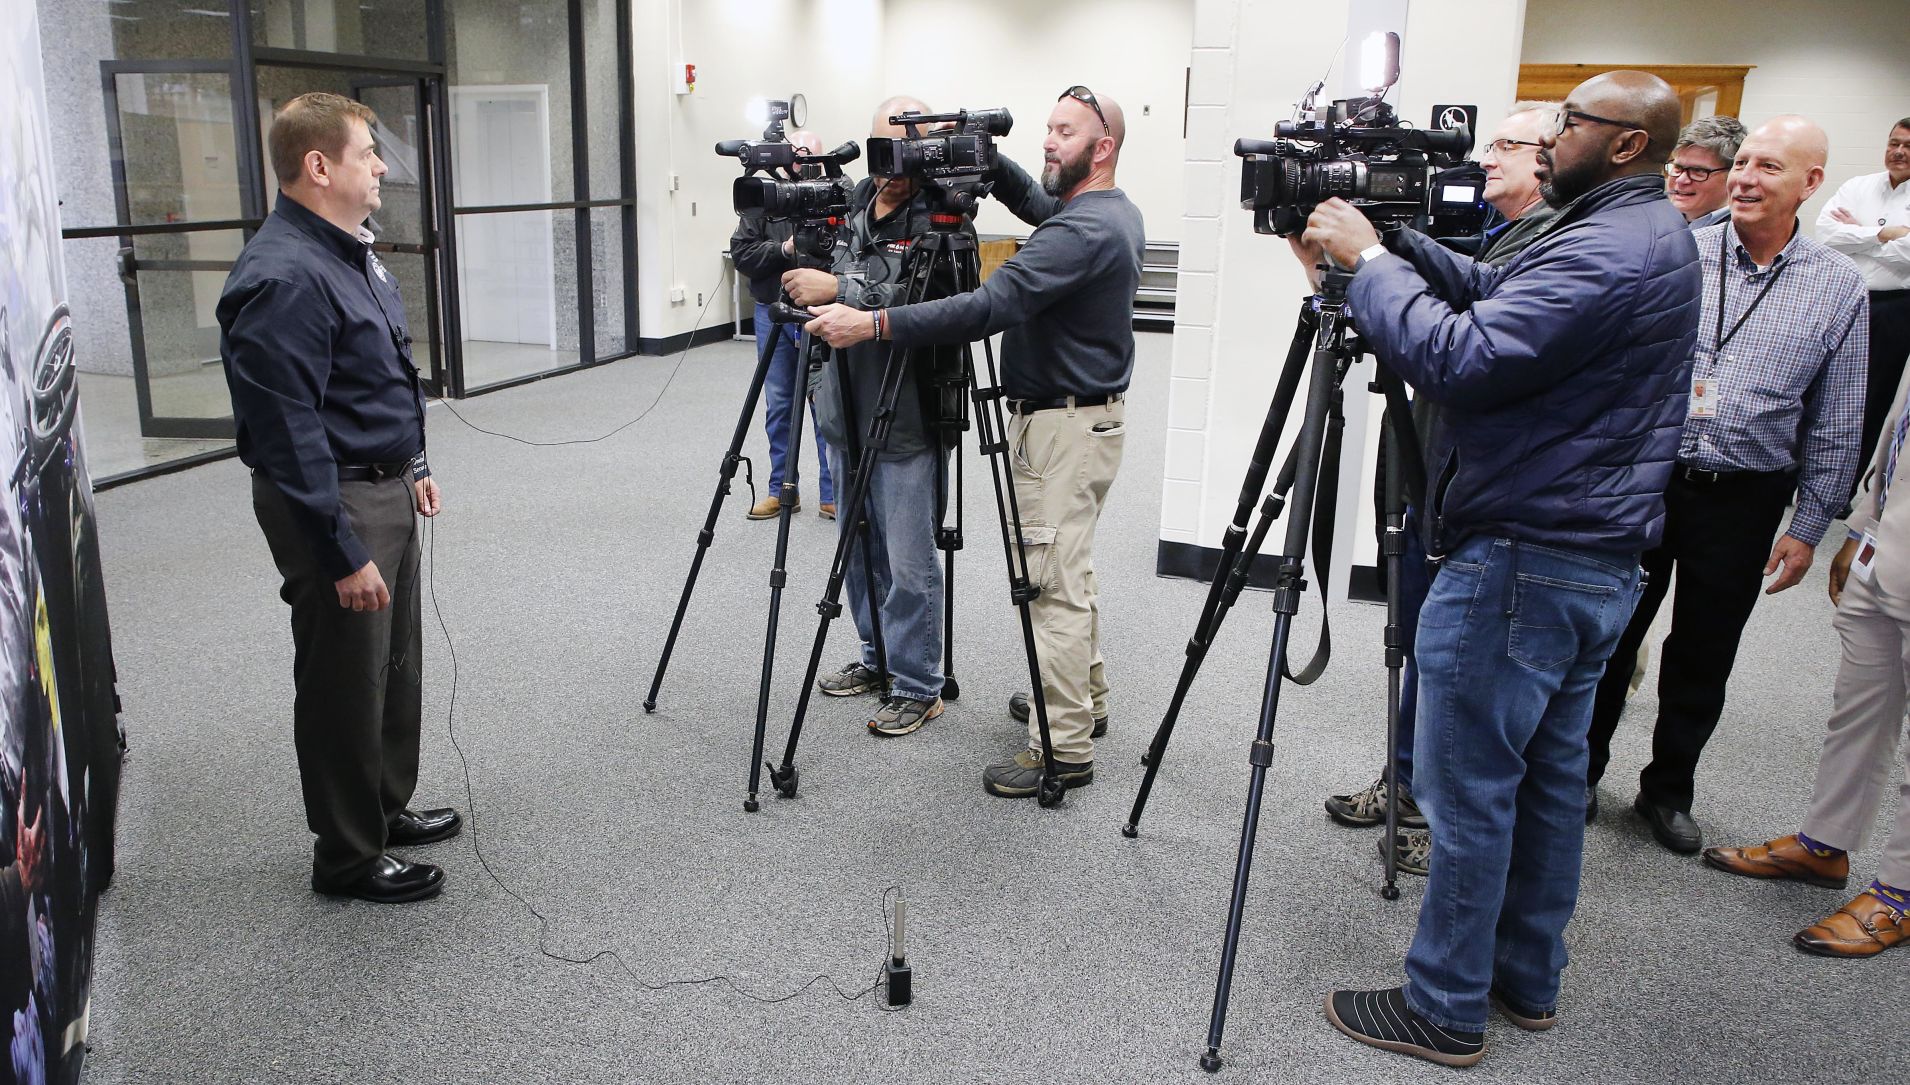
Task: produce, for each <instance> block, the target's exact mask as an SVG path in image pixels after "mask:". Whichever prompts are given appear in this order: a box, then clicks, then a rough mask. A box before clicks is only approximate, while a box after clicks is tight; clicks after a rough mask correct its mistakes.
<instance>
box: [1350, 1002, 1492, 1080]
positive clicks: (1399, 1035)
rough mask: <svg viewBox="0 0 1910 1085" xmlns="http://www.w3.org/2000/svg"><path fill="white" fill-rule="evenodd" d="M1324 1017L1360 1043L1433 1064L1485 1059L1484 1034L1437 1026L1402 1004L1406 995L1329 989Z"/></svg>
mask: <svg viewBox="0 0 1910 1085" xmlns="http://www.w3.org/2000/svg"><path fill="white" fill-rule="evenodd" d="M1326 1019H1327V1020H1328V1021H1331V1022H1333V1027H1334V1028H1336V1029H1339V1030H1340V1031H1341V1032H1344V1033H1346V1034H1347V1035H1348V1036H1351V1037H1352V1038H1354V1039H1355V1040H1358V1041H1359V1042H1360V1043H1363V1044H1366V1045H1368V1046H1369V1047H1377V1048H1379V1049H1381V1050H1382V1051H1394V1052H1397V1053H1399V1054H1401V1055H1412V1056H1415V1057H1416V1058H1422V1059H1425V1060H1426V1061H1427V1062H1436V1063H1438V1064H1439V1065H1441V1066H1471V1065H1472V1064H1474V1063H1476V1062H1478V1061H1479V1060H1480V1059H1482V1058H1484V1057H1485V1054H1486V1034H1485V1033H1483V1032H1453V1031H1452V1030H1450V1029H1444V1028H1440V1027H1439V1026H1438V1025H1435V1024H1433V1023H1432V1022H1431V1021H1428V1020H1426V1019H1425V1018H1424V1017H1421V1016H1419V1014H1417V1013H1415V1012H1413V1008H1412V1007H1411V1006H1408V1005H1406V991H1405V989H1404V988H1401V987H1391V988H1388V989H1386V990H1384V991H1334V992H1333V993H1332V994H1329V995H1327V996H1326Z"/></svg>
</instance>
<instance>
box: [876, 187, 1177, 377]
mask: <svg viewBox="0 0 1910 1085" xmlns="http://www.w3.org/2000/svg"><path fill="white" fill-rule="evenodd" d="M996 195H997V196H998V198H1000V199H1001V201H1002V203H1003V204H1004V205H1006V206H1007V207H1008V208H1009V209H1010V210H1011V211H1014V212H1015V214H1016V215H1017V216H1019V217H1020V218H1021V219H1022V220H1023V221H1025V222H1027V223H1028V224H1029V225H1031V226H1034V227H1035V232H1034V234H1033V235H1032V236H1030V237H1029V238H1028V241H1027V242H1026V243H1025V244H1024V245H1022V247H1021V251H1020V252H1018V253H1016V254H1015V255H1014V256H1013V257H1012V258H1011V259H1009V260H1008V262H1007V263H1005V264H1003V265H1002V266H1001V267H1000V268H998V269H996V271H995V273H994V274H993V275H992V276H990V277H989V279H988V281H987V282H985V283H983V284H982V286H981V288H980V289H979V290H974V291H971V292H969V293H966V294H958V295H956V296H954V297H950V298H943V299H941V300H940V301H929V302H922V303H920V304H917V305H904V306H901V307H900V308H895V309H890V310H889V311H888V320H889V326H890V328H891V329H892V330H891V331H890V335H891V337H892V338H893V339H894V340H895V341H896V342H897V343H898V344H901V345H904V346H909V345H917V344H926V343H960V342H972V341H974V340H977V339H982V338H986V337H987V336H990V335H994V334H995V333H997V332H1006V333H1007V334H1006V335H1004V336H1003V338H1002V351H1001V354H1002V387H1003V390H1004V391H1006V392H1007V394H1008V396H1009V397H1010V398H1013V399H1059V398H1061V397H1064V396H1093V395H1105V394H1111V393H1114V392H1124V391H1126V390H1127V386H1128V381H1129V379H1130V378H1131V377H1132V376H1133V373H1134V291H1135V288H1136V287H1138V286H1139V285H1140V282H1141V254H1142V251H1143V249H1144V248H1145V246H1146V240H1145V239H1146V233H1145V231H1144V229H1143V227H1142V224H1141V212H1140V209H1139V208H1137V207H1135V206H1134V204H1133V202H1132V201H1131V200H1129V199H1128V198H1127V195H1126V194H1125V193H1123V192H1122V191H1121V190H1120V189H1118V188H1113V189H1098V190H1095V191H1091V192H1083V193H1081V194H1080V195H1078V196H1076V197H1074V198H1073V199H1071V200H1069V201H1067V202H1066V203H1065V204H1064V203H1061V202H1060V201H1058V200H1055V199H1053V198H1051V197H1047V196H1046V195H1045V194H1044V193H1041V192H1040V189H1038V188H1037V187H1035V184H1034V181H1033V180H1032V179H1031V178H1030V177H1029V176H1028V174H1027V173H1026V172H1025V171H1023V170H1022V169H1021V167H1019V166H1017V165H1015V164H1014V163H1013V162H1011V161H1009V160H1008V159H1007V158H1003V159H1002V160H1001V167H1000V170H999V173H998V175H997V190H996Z"/></svg>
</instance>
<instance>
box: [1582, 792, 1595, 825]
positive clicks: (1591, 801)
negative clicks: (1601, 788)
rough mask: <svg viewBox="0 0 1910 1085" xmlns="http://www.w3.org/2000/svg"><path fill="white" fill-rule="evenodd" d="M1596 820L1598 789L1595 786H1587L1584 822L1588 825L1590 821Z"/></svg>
mask: <svg viewBox="0 0 1910 1085" xmlns="http://www.w3.org/2000/svg"><path fill="white" fill-rule="evenodd" d="M1597 820H1598V789H1597V788H1595V787H1588V788H1586V789H1585V824H1587V825H1590V824H1591V823H1592V822H1594V821H1597Z"/></svg>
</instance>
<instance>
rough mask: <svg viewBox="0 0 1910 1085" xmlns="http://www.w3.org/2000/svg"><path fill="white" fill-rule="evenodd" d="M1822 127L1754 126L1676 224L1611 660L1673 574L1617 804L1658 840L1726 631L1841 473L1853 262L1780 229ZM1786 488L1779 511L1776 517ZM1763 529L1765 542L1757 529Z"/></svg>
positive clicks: (1691, 785)
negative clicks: (1646, 508) (1668, 432)
mask: <svg viewBox="0 0 1910 1085" xmlns="http://www.w3.org/2000/svg"><path fill="white" fill-rule="evenodd" d="M1829 152H1830V144H1829V141H1828V139H1826V137H1825V135H1824V131H1823V129H1821V128H1819V127H1818V126H1817V125H1816V124H1814V123H1812V122H1810V121H1808V120H1806V119H1804V118H1802V117H1778V118H1775V119H1773V120H1770V121H1767V122H1766V123H1764V124H1763V125H1760V126H1759V127H1758V129H1757V131H1755V132H1753V133H1752V134H1751V136H1750V137H1749V138H1747V139H1746V140H1745V141H1744V143H1743V145H1742V146H1741V147H1740V148H1739V149H1738V153H1737V158H1736V160H1735V161H1734V163H1733V165H1732V168H1731V180H1730V192H1731V204H1730V207H1731V218H1730V220H1729V221H1728V222H1725V223H1721V224H1719V225H1717V226H1712V227H1708V228H1706V229H1703V230H1699V231H1696V232H1695V233H1694V234H1693V235H1692V236H1693V237H1694V238H1695V239H1696V241H1697V243H1698V252H1699V254H1700V256H1701V258H1702V259H1703V262H1704V276H1705V281H1704V285H1705V291H1704V315H1703V318H1702V319H1701V320H1700V321H1699V325H1698V353H1697V359H1696V364H1695V366H1694V368H1693V371H1692V384H1691V396H1690V403H1689V406H1688V409H1687V411H1686V414H1685V418H1684V423H1683V427H1682V432H1681V435H1680V437H1679V442H1678V463H1677V467H1676V468H1675V469H1674V470H1673V472H1672V476H1671V484H1670V487H1669V488H1668V489H1667V490H1666V492H1665V530H1664V537H1663V540H1662V541H1661V542H1660V543H1659V545H1658V546H1656V547H1653V548H1652V549H1651V550H1648V551H1646V553H1645V556H1644V559H1643V562H1644V567H1645V572H1646V575H1647V577H1648V578H1649V579H1648V582H1647V584H1646V586H1645V594H1644V597H1643V598H1642V599H1641V600H1640V601H1639V604H1638V609H1637V611H1636V612H1635V613H1634V614H1633V615H1632V617H1631V621H1630V623H1629V624H1628V625H1627V627H1626V629H1625V634H1624V636H1623V637H1621V638H1620V639H1619V642H1618V652H1617V654H1616V655H1615V656H1614V657H1613V658H1614V659H1617V660H1620V661H1624V660H1627V659H1630V658H1632V654H1633V653H1635V652H1636V651H1637V649H1638V646H1639V645H1640V644H1642V643H1643V642H1644V640H1645V638H1646V637H1647V636H1648V635H1649V632H1650V629H1651V623H1652V618H1653V617H1654V616H1655V615H1656V614H1657V612H1658V608H1659V606H1660V605H1661V604H1662V603H1663V602H1664V599H1665V595H1666V592H1667V590H1668V589H1669V588H1670V586H1671V579H1672V574H1673V572H1674V571H1675V572H1676V573H1677V581H1678V590H1677V594H1676V596H1675V597H1673V599H1672V613H1671V631H1670V633H1669V634H1668V635H1667V636H1666V637H1665V640H1664V645H1663V648H1662V655H1661V658H1660V662H1659V668H1658V718H1657V720H1656V723H1655V726H1654V727H1653V729H1652V749H1651V762H1650V764H1648V765H1646V766H1645V769H1644V771H1643V772H1641V773H1639V776H1638V797H1637V799H1636V800H1635V801H1634V802H1633V804H1632V808H1633V809H1634V810H1635V811H1637V813H1638V814H1639V815H1640V816H1641V817H1643V818H1644V819H1645V822H1646V824H1647V825H1649V826H1650V828H1651V833H1652V836H1653V837H1654V838H1655V839H1656V840H1657V841H1658V843H1659V844H1661V845H1663V846H1664V847H1666V848H1668V849H1670V850H1671V851H1675V852H1679V853H1682V854H1687V855H1688V854H1693V853H1695V852H1697V851H1698V850H1699V849H1700V848H1701V847H1702V846H1703V833H1702V832H1701V831H1700V829H1699V826H1698V823H1697V821H1696V820H1694V819H1693V818H1692V816H1691V807H1692V802H1693V798H1694V795H1695V792H1696V776H1697V769H1698V761H1699V758H1700V756H1701V755H1702V754H1703V752H1704V747H1705V744H1706V743H1707V742H1708V741H1709V740H1710V738H1711V734H1712V732H1713V731H1714V730H1716V728H1717V726H1718V721H1719V719H1720V718H1721V717H1722V716H1723V713H1724V702H1725V687H1726V684H1727V682H1728V681H1729V680H1730V677H1731V669H1732V665H1733V663H1734V662H1735V661H1736V658H1737V649H1738V640H1739V638H1740V637H1741V636H1742V634H1743V632H1744V626H1745V623H1746V622H1748V621H1749V620H1750V617H1751V611H1752V609H1753V608H1754V607H1755V606H1756V605H1757V598H1758V589H1759V587H1760V585H1762V584H1763V581H1764V578H1765V577H1769V576H1772V575H1773V574H1776V576H1775V579H1773V580H1772V581H1771V582H1770V583H1769V584H1768V585H1765V586H1764V594H1767V595H1771V594H1775V593H1777V592H1780V591H1783V590H1785V589H1786V588H1789V587H1791V586H1792V585H1794V584H1796V583H1797V582H1798V581H1799V580H1801V579H1802V578H1803V576H1804V573H1805V572H1806V571H1808V570H1809V569H1810V567H1811V561H1812V556H1813V553H1814V551H1815V549H1816V546H1817V544H1818V542H1819V541H1820V540H1821V539H1822V538H1823V537H1824V532H1825V531H1826V530H1827V529H1828V528H1829V526H1830V522H1831V521H1832V520H1834V519H1836V518H1837V515H1838V510H1840V509H1841V508H1842V507H1843V505H1844V502H1845V499H1846V497H1847V496H1848V495H1849V493H1850V480H1851V479H1852V478H1853V477H1854V476H1855V475H1856V473H1857V461H1858V457H1859V455H1860V453H1859V450H1858V444H1857V441H1858V432H1859V429H1860V425H1861V421H1862V418H1863V395H1864V388H1863V380H1864V376H1863V368H1864V360H1865V358H1866V357H1867V354H1868V347H1867V339H1868V334H1867V329H1866V327H1865V324H1864V320H1863V315H1864V312H1863V310H1864V289H1863V282H1862V279H1861V278H1860V277H1859V276H1858V274H1857V270H1856V268H1855V267H1853V266H1852V265H1851V262H1850V260H1849V259H1847V258H1846V257H1844V256H1843V255H1842V254H1840V253H1837V252H1835V251H1833V250H1831V249H1830V248H1828V247H1826V246H1824V245H1822V244H1819V243H1818V242H1816V241H1814V240H1812V239H1811V238H1810V237H1809V236H1807V235H1805V234H1804V233H1803V232H1802V231H1800V230H1799V229H1798V222H1797V209H1798V208H1799V207H1802V206H1803V204H1804V201H1805V200H1808V199H1809V198H1810V197H1811V195H1812V193H1814V192H1816V191H1817V187H1818V185H1820V184H1822V183H1823V179H1824V162H1825V160H1826V158H1827V157H1828V155H1829ZM1793 495H1795V498H1796V511H1795V512H1793V513H1792V514H1791V518H1790V523H1789V524H1788V525H1787V526H1785V527H1784V531H1783V533H1782V534H1779V533H1778V528H1779V525H1780V524H1782V523H1783V521H1784V508H1785V505H1786V503H1788V502H1789V501H1790V500H1791V499H1792V497H1793ZM1774 536H1775V538H1776V542H1775V543H1773V542H1772V539H1773V537H1774ZM1629 681H1630V676H1629V675H1628V674H1626V673H1624V671H1623V669H1622V668H1621V667H1617V666H1614V667H1612V668H1610V669H1609V670H1607V672H1606V673H1605V676H1604V678H1603V679H1601V680H1600V682H1599V685H1598V692H1597V695H1596V698H1595V701H1594V707H1593V710H1592V727H1591V737H1590V743H1591V760H1590V764H1589V766H1588V768H1587V772H1586V786H1587V787H1588V788H1594V787H1596V786H1597V784H1598V782H1599V780H1600V778H1601V777H1603V775H1604V773H1605V768H1606V765H1607V764H1608V763H1609V761H1610V759H1611V740H1612V735H1613V734H1614V732H1615V731H1616V730H1617V727H1618V719H1619V715H1620V713H1622V712H1623V711H1624V704H1625V693H1626V686H1627V685H1628V683H1629Z"/></svg>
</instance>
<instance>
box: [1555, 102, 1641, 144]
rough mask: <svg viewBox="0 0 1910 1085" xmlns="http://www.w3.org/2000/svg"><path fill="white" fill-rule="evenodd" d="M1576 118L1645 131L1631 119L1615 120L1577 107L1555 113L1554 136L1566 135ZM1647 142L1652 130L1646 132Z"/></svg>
mask: <svg viewBox="0 0 1910 1085" xmlns="http://www.w3.org/2000/svg"><path fill="white" fill-rule="evenodd" d="M1574 120H1579V121H1584V122H1586V123H1587V124H1609V125H1611V126H1612V127H1613V128H1628V129H1630V130H1632V131H1634V132H1645V130H1644V129H1643V128H1640V127H1638V126H1637V125H1635V124H1633V123H1632V122H1630V121H1615V120H1612V119H1611V118H1610V117H1600V116H1596V115H1594V114H1591V113H1584V112H1581V111H1579V110H1576V109H1561V110H1559V111H1558V112H1557V113H1555V114H1553V120H1552V135H1553V137H1554V138H1557V137H1559V136H1562V135H1564V134H1565V130H1566V129H1567V128H1569V127H1571V122H1572V121H1574ZM1645 142H1646V143H1647V144H1649V143H1650V142H1651V133H1650V132H1645Z"/></svg>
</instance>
